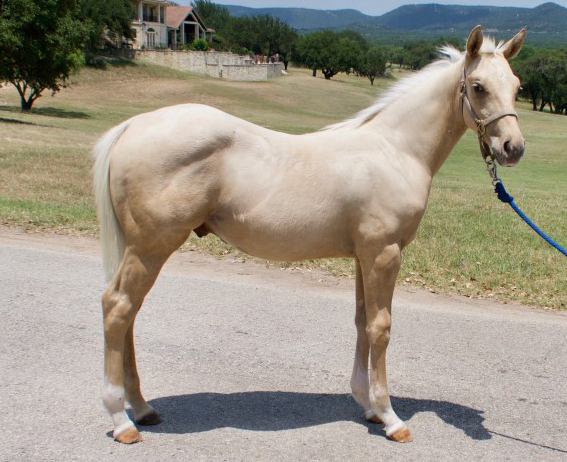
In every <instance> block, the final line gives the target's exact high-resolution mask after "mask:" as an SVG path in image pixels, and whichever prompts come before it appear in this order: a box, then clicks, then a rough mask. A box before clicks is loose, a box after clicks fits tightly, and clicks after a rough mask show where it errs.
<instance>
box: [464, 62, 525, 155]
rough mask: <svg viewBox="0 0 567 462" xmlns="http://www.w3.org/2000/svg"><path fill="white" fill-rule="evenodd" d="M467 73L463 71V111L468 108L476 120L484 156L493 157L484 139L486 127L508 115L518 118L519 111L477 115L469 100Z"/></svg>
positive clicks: (472, 117) (470, 114) (479, 141)
mask: <svg viewBox="0 0 567 462" xmlns="http://www.w3.org/2000/svg"><path fill="white" fill-rule="evenodd" d="M466 79H467V73H466V70H464V71H463V79H462V80H461V111H462V112H464V109H465V108H466V109H467V111H468V113H469V116H470V117H471V119H472V120H473V121H474V124H475V125H476V128H477V132H476V134H477V136H478V144H479V145H480V152H481V154H482V157H483V158H484V159H486V158H487V157H493V156H492V152H491V150H490V146H489V145H488V143H487V142H486V141H484V135H486V127H487V126H488V125H490V124H491V123H492V122H495V121H496V120H498V119H501V118H502V117H506V116H514V117H515V118H516V119H517V118H518V113H517V112H516V111H514V110H508V111H502V112H499V113H497V114H493V115H491V116H488V117H486V118H485V119H480V118H479V117H477V115H476V113H475V112H474V109H473V108H472V106H471V102H470V101H469V97H468V96H467V83H466Z"/></svg>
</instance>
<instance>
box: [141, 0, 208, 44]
mask: <svg viewBox="0 0 567 462" xmlns="http://www.w3.org/2000/svg"><path fill="white" fill-rule="evenodd" d="M134 6H135V11H134V18H133V19H132V29H133V30H134V31H135V37H136V38H135V39H134V42H133V47H134V48H137V49H144V48H147V49H153V48H171V49H177V48H179V47H180V46H183V45H185V44H190V43H193V41H194V40H196V39H199V38H201V39H204V40H208V41H209V42H210V41H211V38H212V34H213V33H214V30H212V29H207V27H206V26H205V24H204V23H203V21H202V20H201V18H199V15H198V14H197V12H196V11H195V9H194V8H193V7H192V6H178V5H175V4H172V3H171V2H169V1H167V0H134Z"/></svg>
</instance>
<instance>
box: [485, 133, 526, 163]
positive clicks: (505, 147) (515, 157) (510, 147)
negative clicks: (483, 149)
mask: <svg viewBox="0 0 567 462" xmlns="http://www.w3.org/2000/svg"><path fill="white" fill-rule="evenodd" d="M525 148H526V143H525V141H524V140H523V139H522V140H520V141H516V142H513V141H505V142H504V144H502V145H499V146H494V144H493V145H492V152H493V153H494V157H495V158H496V160H497V161H498V163H499V164H500V165H502V166H503V167H513V166H514V165H516V164H517V163H518V162H519V161H520V159H521V158H522V156H523V155H524V151H525Z"/></svg>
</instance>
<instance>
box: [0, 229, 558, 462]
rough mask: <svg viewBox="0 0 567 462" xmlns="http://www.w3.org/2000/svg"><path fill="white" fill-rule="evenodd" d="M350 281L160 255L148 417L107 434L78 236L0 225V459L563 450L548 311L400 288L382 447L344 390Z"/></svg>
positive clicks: (438, 455) (94, 259)
mask: <svg viewBox="0 0 567 462" xmlns="http://www.w3.org/2000/svg"><path fill="white" fill-rule="evenodd" d="M352 285H353V284H352V281H335V280H333V279H331V278H329V277H324V276H321V275H319V274H314V273H312V272H307V271H301V272H299V271H297V272H294V271H289V270H279V269H266V268H265V267H263V266H262V265H255V264H251V263H246V264H243V263H240V262H233V261H231V260H224V261H217V260H214V259H211V258H208V257H204V256H201V255H198V254H195V253H192V252H191V253H187V254H182V255H176V256H175V258H174V259H173V261H172V262H171V263H168V266H167V268H166V270H165V271H164V272H163V273H162V275H161V276H160V279H159V280H158V283H157V284H156V286H155V288H154V290H153V291H152V292H151V294H150V296H149V297H148V300H147V302H146V305H145V307H144V309H143V311H142V312H141V314H140V315H139V317H138V322H137V344H138V345H139V348H138V364H139V367H140V370H141V376H142V381H143V387H144V390H145V394H146V396H147V397H148V399H149V400H150V402H151V404H152V405H153V406H155V407H156V408H157V409H158V410H159V411H161V412H162V414H163V416H164V422H163V423H162V424H161V425H159V426H157V427H147V428H145V429H143V436H144V438H145V441H144V442H143V443H141V444H137V445H133V446H124V445H120V444H118V443H115V442H114V441H113V440H112V438H111V437H110V433H109V432H110V430H111V426H110V419H109V418H108V417H107V416H106V415H105V412H104V411H103V409H102V404H101V402H100V397H99V396H100V390H101V382H102V335H101V315H100V310H99V296H100V294H101V291H102V270H101V263H100V259H99V258H98V256H97V251H96V243H95V242H94V241H91V240H88V239H76V238H57V237H45V236H39V237H34V236H32V237H29V236H22V235H19V234H18V233H15V232H12V231H7V230H5V229H4V230H2V229H1V228H0V319H1V322H0V415H1V416H2V419H1V422H2V423H1V432H0V460H2V461H75V460H77V461H97V462H100V461H107V460H112V461H114V460H116V461H121V460H125V461H126V460H127V461H144V462H150V461H166V460H167V461H169V460H180V461H209V460H210V461H223V460H230V461H232V460H242V461H256V460H258V461H280V460H284V461H303V460H304V461H331V460H340V461H359V460H360V461H362V460H378V461H380V460H384V461H397V460H400V461H402V460H403V461H429V460H431V461H433V460H435V461H445V460H447V461H450V460H471V461H473V460H474V461H479V460H482V461H502V460H513V461H552V460H553V461H559V460H567V396H566V393H565V392H566V389H567V386H566V384H567V372H566V365H567V317H566V316H564V315H561V314H553V313H541V312H534V311H530V310H526V309H518V308H510V307H508V306H503V305H496V304H491V303H486V302H480V301H469V300H467V299H456V298H455V299H451V298H444V297H440V296H435V295H431V294H423V293H410V292H407V291H403V290H400V291H399V292H398V293H397V295H396V300H395V304H394V305H395V306H394V327H393V332H392V342H391V345H390V349H389V359H388V360H389V377H390V385H391V391H392V394H393V403H394V406H395V408H396V409H397V412H398V413H399V415H400V416H401V417H402V418H403V419H405V420H407V421H409V425H410V428H411V429H412V431H413V434H414V438H415V442H414V443H412V444H408V445H400V444H395V443H392V442H390V441H387V440H386V439H385V437H384V434H383V430H382V427H380V426H375V425H370V424H366V423H365V422H364V421H363V420H362V419H361V413H360V411H359V409H358V408H357V406H356V405H355V404H354V402H353V400H352V399H351V398H350V396H349V386H348V381H349V372H350V368H351V360H352V356H353V347H354V326H353V320H352V317H353V293H352V291H353V288H352Z"/></svg>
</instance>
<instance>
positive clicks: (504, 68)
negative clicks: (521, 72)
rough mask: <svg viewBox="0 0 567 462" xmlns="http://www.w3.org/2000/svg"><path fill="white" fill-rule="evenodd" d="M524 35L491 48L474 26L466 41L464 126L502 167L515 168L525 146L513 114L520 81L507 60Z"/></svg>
mask: <svg viewBox="0 0 567 462" xmlns="http://www.w3.org/2000/svg"><path fill="white" fill-rule="evenodd" d="M525 35H526V33H525V30H524V29H522V30H521V31H520V32H519V33H518V34H517V35H516V36H515V37H514V38H513V39H512V40H510V41H509V42H506V43H505V44H503V45H493V42H492V41H490V43H488V42H489V41H488V40H486V41H485V40H484V38H483V36H482V32H481V29H480V26H476V27H475V28H474V29H473V30H472V31H471V33H470V35H469V38H468V40H467V51H466V58H465V68H464V75H463V82H462V85H461V94H462V104H463V116H464V118H465V123H466V124H467V126H468V127H469V128H471V129H473V130H474V131H475V132H477V134H478V135H479V138H480V139H481V140H482V141H484V142H485V143H486V145H488V146H490V148H492V153H493V154H494V157H495V158H496V160H497V161H498V163H499V164H500V165H505V166H513V165H516V164H517V163H518V161H519V160H520V158H521V157H522V155H523V154H524V147H525V142H524V138H523V137H522V133H521V131H520V127H519V125H518V118H517V115H516V112H515V110H514V102H515V100H516V95H517V93H518V90H519V88H520V81H519V79H518V78H517V77H516V76H515V75H514V73H513V72H512V69H511V68H510V65H509V64H508V60H509V59H512V58H513V57H514V56H516V55H517V54H518V53H519V51H520V49H521V48H522V45H523V43H524V38H525ZM483 41H484V42H485V43H484V46H483ZM484 155H486V153H484Z"/></svg>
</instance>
